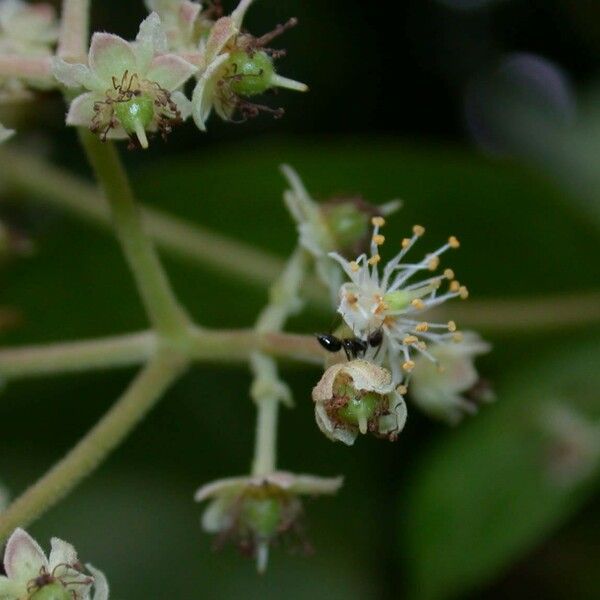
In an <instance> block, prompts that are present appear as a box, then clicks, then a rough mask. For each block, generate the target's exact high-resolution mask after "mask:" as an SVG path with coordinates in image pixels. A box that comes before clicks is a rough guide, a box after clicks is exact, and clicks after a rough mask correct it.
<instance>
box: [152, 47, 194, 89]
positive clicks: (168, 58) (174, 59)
mask: <svg viewBox="0 0 600 600" xmlns="http://www.w3.org/2000/svg"><path fill="white" fill-rule="evenodd" d="M196 71H197V69H196V67H195V66H194V65H192V64H190V63H189V62H187V61H186V60H184V59H183V58H180V57H179V56H177V55H175V54H164V55H163V56H157V57H156V58H155V59H154V60H153V61H152V64H151V65H150V69H149V70H148V73H147V74H146V78H147V79H149V80H150V81H155V82H156V83H158V84H159V85H160V86H161V87H163V88H165V89H166V90H169V91H170V92H171V91H173V90H175V89H177V88H179V87H181V86H182V85H183V84H184V83H185V82H186V81H187V80H188V79H189V78H190V77H191V76H192V75H193V74H194V73H195V72H196Z"/></svg>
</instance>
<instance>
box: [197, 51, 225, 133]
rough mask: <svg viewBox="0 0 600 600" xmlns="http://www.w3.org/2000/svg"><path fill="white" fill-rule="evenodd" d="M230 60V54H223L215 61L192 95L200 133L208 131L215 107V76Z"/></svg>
mask: <svg viewBox="0 0 600 600" xmlns="http://www.w3.org/2000/svg"><path fill="white" fill-rule="evenodd" d="M228 58H229V54H222V55H221V56H219V57H218V58H217V59H216V60H214V61H213V62H212V63H211V64H210V65H209V67H208V69H206V71H204V73H202V77H200V79H199V80H198V83H197V84H196V87H195V88H194V93H193V95H192V116H193V117H194V122H195V123H196V126H197V127H198V129H200V131H206V121H207V119H208V117H209V116H210V113H211V111H212V109H213V106H214V104H215V103H214V95H215V85H216V82H215V81H213V78H214V76H215V75H216V73H217V72H218V70H219V69H220V68H221V65H222V64H223V63H224V62H225V61H226V60H227V59H228Z"/></svg>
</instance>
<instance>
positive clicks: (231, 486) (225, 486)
mask: <svg viewBox="0 0 600 600" xmlns="http://www.w3.org/2000/svg"><path fill="white" fill-rule="evenodd" d="M249 483H252V478H251V477H228V478H226V479H217V481H212V482H211V483H207V484H206V485H203V486H202V487H201V488H199V489H198V491H197V492H196V494H195V495H194V500H195V501H196V502H202V501H204V500H208V498H213V497H215V496H219V495H221V494H222V493H229V492H233V491H234V490H236V489H238V488H239V489H243V488H244V487H245V486H246V485H248V484H249Z"/></svg>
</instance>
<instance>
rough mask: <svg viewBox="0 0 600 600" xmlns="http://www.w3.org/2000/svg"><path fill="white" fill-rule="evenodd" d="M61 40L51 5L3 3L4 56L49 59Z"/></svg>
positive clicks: (0, 48)
mask: <svg viewBox="0 0 600 600" xmlns="http://www.w3.org/2000/svg"><path fill="white" fill-rule="evenodd" d="M57 39H58V23H57V21H56V14H55V11H54V8H53V7H52V6H51V5H50V4H29V3H27V2H22V1H21V0H0V54H21V55H26V56H49V55H50V54H51V52H52V45H53V44H54V43H55V42H56V40H57Z"/></svg>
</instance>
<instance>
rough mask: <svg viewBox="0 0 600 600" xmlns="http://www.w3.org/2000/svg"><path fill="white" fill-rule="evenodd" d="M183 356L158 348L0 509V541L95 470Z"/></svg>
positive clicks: (180, 364) (152, 402) (176, 373)
mask: <svg viewBox="0 0 600 600" xmlns="http://www.w3.org/2000/svg"><path fill="white" fill-rule="evenodd" d="M186 366H187V362H186V361H185V360H184V359H182V358H181V357H180V356H179V355H177V354H176V353H173V352H172V351H168V352H164V353H159V354H158V355H157V356H156V357H155V358H154V359H153V360H152V361H150V363H148V365H147V366H146V367H145V368H144V369H143V370H142V371H141V372H140V373H139V375H138V376H137V377H136V378H135V379H134V381H133V382H132V383H131V385H130V387H129V389H128V390H127V391H126V392H125V394H124V395H123V396H122V397H121V398H120V399H119V400H118V401H117V403H116V404H115V405H114V406H113V407H112V408H111V409H110V410H109V411H108V413H107V414H106V415H105V416H104V417H103V418H102V419H101V420H100V421H99V422H98V423H97V424H96V425H95V426H94V428H93V429H92V430H91V431H90V432H89V433H88V434H87V435H86V436H85V437H84V438H83V439H82V440H81V441H80V442H79V443H78V444H77V445H76V446H75V447H74V448H73V449H72V450H71V451H70V452H69V453H68V454H67V455H66V456H65V457H64V458H63V459H62V460H61V461H59V462H58V463H57V464H56V465H55V466H54V467H53V468H52V469H50V471H48V472H47V473H46V475H44V476H43V477H42V478H41V479H40V480H38V481H37V482H36V483H35V484H34V485H33V486H32V487H30V488H29V489H28V490H27V491H25V493H24V494H23V495H22V496H21V497H19V498H17V500H15V502H13V504H11V505H10V506H9V507H8V509H7V510H6V511H5V512H3V513H2V514H0V543H1V542H2V541H3V540H5V539H6V538H7V537H8V536H9V535H10V534H11V532H12V531H13V530H14V529H15V528H16V527H26V526H27V525H29V524H30V523H31V522H32V521H34V520H35V519H37V518H38V517H40V516H41V515H42V514H43V513H44V512H46V511H47V510H48V509H50V508H51V507H52V506H54V505H55V504H56V503H57V502H58V501H60V500H61V499H62V498H63V497H64V496H65V495H66V494H68V493H69V492H70V491H71V490H72V489H73V488H74V487H75V486H76V485H77V484H78V483H80V482H81V481H82V480H83V479H84V478H85V477H87V476H88V475H89V474H90V473H92V471H94V470H95V469H96V468H97V467H98V466H99V465H100V464H101V463H102V462H103V461H104V460H105V459H106V457H107V456H108V455H109V454H110V452H112V451H113V450H114V449H115V448H116V447H117V446H118V445H119V444H120V443H121V442H122V441H123V440H124V439H125V438H126V437H127V435H128V434H129V433H130V432H131V431H132V430H133V429H134V427H135V426H136V425H137V424H138V423H139V421H140V420H141V419H142V418H143V417H144V416H145V415H146V414H147V413H148V411H149V410H150V409H151V408H152V407H153V406H154V405H155V404H156V402H157V401H158V400H159V399H160V398H161V396H162V395H163V394H164V393H165V391H166V390H167V388H168V387H169V386H170V385H171V384H172V383H173V382H174V381H175V380H176V379H177V378H178V377H179V376H180V375H181V374H182V372H183V370H184V369H185V367H186Z"/></svg>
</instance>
